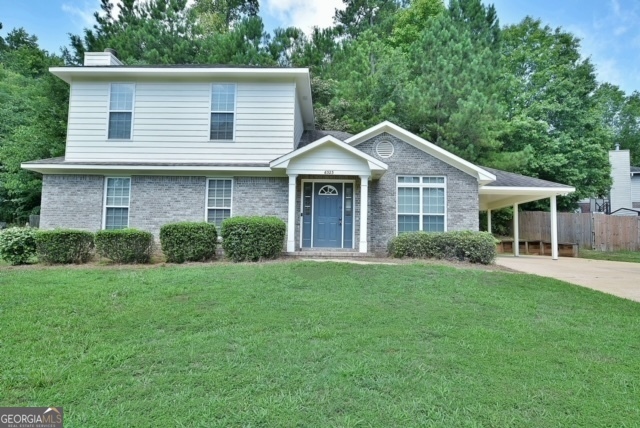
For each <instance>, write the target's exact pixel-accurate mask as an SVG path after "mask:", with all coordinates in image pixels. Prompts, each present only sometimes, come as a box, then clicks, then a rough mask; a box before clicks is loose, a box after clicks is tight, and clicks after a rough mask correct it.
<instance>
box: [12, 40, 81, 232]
mask: <svg viewBox="0 0 640 428" xmlns="http://www.w3.org/2000/svg"><path fill="white" fill-rule="evenodd" d="M6 40H7V43H6V44H5V45H4V48H3V49H2V50H0V165H2V168H0V219H1V220H4V221H19V222H22V221H25V219H26V218H27V216H28V215H29V214H31V213H33V212H37V209H38V206H39V205H40V188H41V177H40V176H39V175H38V174H35V173H32V172H30V171H26V170H23V169H21V168H20V164H21V163H22V162H25V161H29V160H34V159H42V158H49V157H54V156H61V155H62V154H64V141H65V136H66V124H67V108H68V107H67V106H68V99H69V88H68V86H67V84H66V83H64V82H62V81H61V80H60V79H58V78H56V77H54V76H52V75H51V74H49V73H48V67H50V66H56V65H62V59H61V58H59V57H57V56H55V55H50V54H48V53H47V52H46V51H44V50H42V49H40V48H39V46H38V43H37V38H36V37H35V36H32V35H30V34H28V33H27V32H26V31H25V30H23V29H21V28H20V29H15V30H13V31H11V32H10V33H9V34H8V35H7V37H6Z"/></svg>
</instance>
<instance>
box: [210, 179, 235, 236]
mask: <svg viewBox="0 0 640 428" xmlns="http://www.w3.org/2000/svg"><path fill="white" fill-rule="evenodd" d="M232 195H233V179H231V178H210V179H208V180H207V221H208V222H209V223H213V224H215V225H216V228H217V229H218V231H219V230H220V228H221V227H222V222H223V221H224V220H225V219H228V218H229V217H231V197H232Z"/></svg>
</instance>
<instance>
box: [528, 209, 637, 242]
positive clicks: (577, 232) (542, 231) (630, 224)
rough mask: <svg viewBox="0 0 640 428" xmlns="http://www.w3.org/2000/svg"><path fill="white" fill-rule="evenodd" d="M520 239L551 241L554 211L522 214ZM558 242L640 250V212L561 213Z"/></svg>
mask: <svg viewBox="0 0 640 428" xmlns="http://www.w3.org/2000/svg"><path fill="white" fill-rule="evenodd" d="M519 225H520V239H521V240H531V241H546V242H550V241H551V214H550V213H548V212H538V211H525V212H521V213H520V215H519ZM558 242H559V243H572V244H573V243H577V244H578V245H579V246H580V248H586V249H595V250H600V251H618V250H631V251H640V216H634V217H631V216H615V215H604V214H574V213H558Z"/></svg>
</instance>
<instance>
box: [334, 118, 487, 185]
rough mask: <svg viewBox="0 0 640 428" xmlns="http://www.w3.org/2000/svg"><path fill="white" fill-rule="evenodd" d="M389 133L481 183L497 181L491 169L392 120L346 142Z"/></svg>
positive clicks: (355, 143)
mask: <svg viewBox="0 0 640 428" xmlns="http://www.w3.org/2000/svg"><path fill="white" fill-rule="evenodd" d="M384 132H386V133H388V134H391V135H393V136H394V137H397V138H399V139H401V140H402V141H404V142H406V143H408V144H411V145H412V146H414V147H416V148H418V149H420V150H422V151H424V152H426V153H428V154H430V155H431V156H433V157H435V158H437V159H440V160H441V161H443V162H445V163H447V164H449V165H451V166H453V167H455V168H457V169H459V170H461V171H464V172H466V173H467V174H469V175H471V176H474V177H476V178H477V179H478V182H479V183H480V184H488V183H490V182H492V181H495V179H496V177H495V175H493V174H492V173H490V172H489V171H486V170H484V169H482V168H480V167H479V166H477V165H474V164H472V163H471V162H468V161H466V160H464V159H462V158H461V157H459V156H456V155H454V154H453V153H450V152H448V151H446V150H444V149H443V148H441V147H438V146H436V145H435V144H433V143H431V142H429V141H427V140H425V139H424V138H421V137H418V136H417V135H415V134H413V133H411V132H409V131H407V130H406V129H403V128H401V127H399V126H398V125H395V124H393V123H391V122H388V121H385V122H382V123H380V124H378V125H376V126H374V127H371V128H369V129H367V130H365V131H363V132H361V133H359V134H357V135H354V136H353V137H351V138H349V139H347V140H346V141H345V142H346V143H347V144H349V145H350V146H357V145H358V144H360V143H363V142H365V141H367V140H370V139H371V138H373V137H375V136H377V135H380V134H382V133H384Z"/></svg>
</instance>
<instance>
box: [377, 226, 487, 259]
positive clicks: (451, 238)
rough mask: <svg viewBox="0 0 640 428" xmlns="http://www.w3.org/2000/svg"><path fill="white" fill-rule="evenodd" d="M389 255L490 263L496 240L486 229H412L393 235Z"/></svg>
mask: <svg viewBox="0 0 640 428" xmlns="http://www.w3.org/2000/svg"><path fill="white" fill-rule="evenodd" d="M389 254H390V255H391V256H392V257H397V258H402V257H410V258H419V259H424V258H434V259H447V260H460V261H468V262H471V263H481V264H485V265H488V264H491V263H493V261H494V260H495V258H496V255H497V254H496V240H495V238H494V237H493V236H492V235H491V234H490V233H488V232H472V231H461V232H441V233H425V232H413V233H404V234H402V235H399V236H396V237H395V238H393V239H392V240H391V242H390V243H389Z"/></svg>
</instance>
